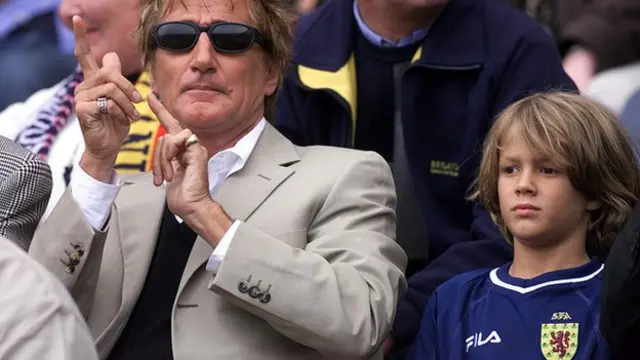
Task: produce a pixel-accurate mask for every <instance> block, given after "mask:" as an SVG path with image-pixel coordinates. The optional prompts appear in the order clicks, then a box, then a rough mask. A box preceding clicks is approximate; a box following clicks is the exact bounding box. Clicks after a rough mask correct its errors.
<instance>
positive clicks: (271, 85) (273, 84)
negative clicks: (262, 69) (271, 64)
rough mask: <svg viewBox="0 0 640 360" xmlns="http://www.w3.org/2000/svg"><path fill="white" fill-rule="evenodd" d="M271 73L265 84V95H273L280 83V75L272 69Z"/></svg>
mask: <svg viewBox="0 0 640 360" xmlns="http://www.w3.org/2000/svg"><path fill="white" fill-rule="evenodd" d="M270 73H271V74H270V75H269V79H267V82H266V83H265V85H264V95H265V96H271V95H273V94H274V93H275V92H276V90H277V89H278V86H279V85H280V75H275V74H274V73H275V71H271V72H270Z"/></svg>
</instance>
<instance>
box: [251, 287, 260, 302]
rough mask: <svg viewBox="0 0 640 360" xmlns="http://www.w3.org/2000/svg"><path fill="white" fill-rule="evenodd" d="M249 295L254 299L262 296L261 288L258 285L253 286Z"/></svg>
mask: <svg viewBox="0 0 640 360" xmlns="http://www.w3.org/2000/svg"><path fill="white" fill-rule="evenodd" d="M249 296H251V297H252V298H253V299H255V298H257V297H258V296H260V289H259V288H258V287H257V286H252V287H251V288H250V289H249Z"/></svg>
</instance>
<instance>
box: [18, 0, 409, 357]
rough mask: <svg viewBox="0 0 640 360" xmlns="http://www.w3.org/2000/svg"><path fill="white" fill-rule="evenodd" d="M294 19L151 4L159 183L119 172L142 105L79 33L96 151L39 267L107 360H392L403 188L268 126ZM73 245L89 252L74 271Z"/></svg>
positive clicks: (379, 165) (247, 5) (190, 4)
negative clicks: (388, 343)
mask: <svg viewBox="0 0 640 360" xmlns="http://www.w3.org/2000/svg"><path fill="white" fill-rule="evenodd" d="M288 9H289V7H288V6H287V5H286V4H285V3H284V2H282V1H280V0H244V1H239V0H166V1H165V0H145V1H144V3H143V7H142V14H143V16H142V18H141V21H140V28H139V31H138V32H137V34H138V39H139V42H140V47H141V50H142V54H143V59H144V61H145V62H146V63H147V64H148V65H149V68H150V69H151V73H152V76H153V79H154V85H153V86H154V93H153V94H151V95H150V96H149V105H150V106H151V108H152V109H153V111H154V112H155V113H156V114H157V116H158V119H159V120H160V121H161V123H162V124H163V126H164V128H166V130H167V132H168V133H167V135H165V136H163V137H162V138H161V139H160V140H159V143H158V145H157V147H156V150H155V153H154V159H153V160H154V161H153V164H154V165H153V176H152V175H151V174H135V175H130V176H126V175H122V176H119V175H117V174H116V172H115V163H116V159H117V154H118V151H119V149H120V147H121V145H122V143H123V142H124V141H125V139H126V136H127V133H128V132H129V126H130V120H131V119H132V118H135V117H136V115H135V111H134V110H135V107H134V105H133V104H134V103H136V102H139V101H141V99H140V97H139V94H137V91H136V89H135V87H134V86H133V84H132V83H131V82H130V81H128V80H127V79H126V78H125V77H124V76H123V75H122V72H121V69H122V67H121V66H120V60H119V58H118V56H117V55H116V54H114V53H109V54H107V55H106V56H105V57H104V59H103V61H102V67H100V66H99V65H98V62H97V61H96V59H95V58H94V56H93V54H92V52H91V51H90V49H89V45H88V39H90V37H91V35H90V34H88V33H87V30H88V29H87V27H86V24H85V23H84V22H83V21H82V19H81V18H80V17H79V16H75V17H74V18H73V22H74V27H75V33H76V46H77V50H76V53H77V54H78V59H79V62H80V64H81V66H82V70H83V72H84V74H85V79H84V81H83V82H82V84H80V85H79V86H78V87H77V89H76V111H77V113H78V118H79V120H80V122H81V129H82V135H83V137H84V140H85V144H86V146H85V150H84V152H83V154H82V158H81V160H80V165H79V167H78V171H77V172H76V173H75V174H74V176H73V177H72V179H71V185H70V187H69V190H68V191H67V192H66V193H65V195H64V196H63V198H62V199H61V200H60V202H59V203H58V206H56V208H55V209H54V211H53V213H52V214H51V216H50V217H49V218H48V219H47V221H46V222H45V223H44V224H43V225H42V226H41V227H40V229H39V230H38V231H37V232H36V236H35V238H34V240H33V243H32V246H31V248H30V249H29V254H30V255H31V256H32V257H34V258H35V259H37V260H38V261H40V262H41V263H42V264H45V266H46V267H47V269H49V270H50V271H52V272H53V273H54V274H55V275H56V276H57V277H58V278H59V279H61V280H62V281H63V282H64V284H65V285H66V286H67V288H68V289H69V291H70V292H71V293H72V294H73V296H74V298H75V299H76V301H77V303H78V305H79V307H80V308H81V310H82V312H83V315H84V316H85V317H86V319H87V321H88V323H89V326H90V328H91V330H92V333H93V334H94V336H95V338H96V346H97V348H98V351H99V353H100V356H101V357H102V358H103V359H109V360H116V359H127V360H128V359H174V358H175V359H176V360H187V359H189V360H190V359H261V360H269V359H278V360H280V359H310V360H311V359H327V358H329V359H356V358H358V359H360V358H369V357H373V358H374V359H381V358H382V355H381V351H380V345H381V344H382V341H383V340H384V338H385V336H386V335H387V333H388V332H389V330H390V328H391V324H392V322H393V317H394V314H395V312H394V310H395V307H396V304H397V300H398V297H399V296H401V294H402V293H403V292H404V291H405V289H406V282H405V279H404V276H403V271H404V269H405V266H406V256H405V254H404V253H403V251H402V248H401V247H400V246H398V244H396V243H395V241H394V237H395V225H396V224H395V212H394V208H395V203H396V196H395V191H394V186H393V178H392V175H391V171H390V169H389V166H388V164H387V163H386V162H385V161H384V159H382V157H380V155H378V154H376V153H374V152H363V151H356V150H352V149H341V148H329V147H309V148H302V147H297V146H294V145H293V144H292V143H291V142H290V141H289V140H287V139H286V138H285V137H284V136H283V135H282V134H280V133H279V132H278V131H277V130H276V129H275V128H273V127H272V126H271V125H270V124H269V123H268V122H267V119H271V118H272V110H273V101H274V97H275V95H276V92H277V90H278V88H279V86H280V83H281V81H282V74H283V72H284V70H285V68H286V66H287V63H288V60H289V56H290V54H291V43H292V40H293V29H292V26H291V25H292V23H293V21H294V16H293V15H292V14H290V13H289V12H288ZM114 88H115V89H117V91H110V89H114ZM155 94H157V97H156V95H155ZM158 98H159V99H161V100H162V102H161V103H160V101H159V100H158ZM70 244H72V246H74V247H77V248H79V249H82V254H80V256H79V257H78V258H76V259H74V260H77V261H67V262H65V263H62V262H61V261H60V260H59V256H60V254H63V253H64V252H65V251H66V250H67V251H68V250H69V249H68V248H69V246H70Z"/></svg>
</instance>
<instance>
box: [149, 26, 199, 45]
mask: <svg viewBox="0 0 640 360" xmlns="http://www.w3.org/2000/svg"><path fill="white" fill-rule="evenodd" d="M197 38H198V31H197V30H196V29H194V28H193V27H191V26H189V25H187V24H179V23H167V24H162V25H160V26H159V27H158V29H157V30H156V41H157V42H158V46H159V47H161V48H163V49H168V50H186V49H189V48H190V47H191V46H192V45H193V43H194V42H195V40H196V39H197Z"/></svg>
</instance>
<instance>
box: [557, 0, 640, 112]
mask: <svg viewBox="0 0 640 360" xmlns="http://www.w3.org/2000/svg"><path fill="white" fill-rule="evenodd" d="M555 6H556V7H557V10H556V11H557V12H558V13H559V14H558V16H557V17H558V19H557V20H556V21H557V22H558V23H559V24H561V25H562V28H561V29H560V31H559V46H560V51H561V53H562V54H563V57H564V59H563V64H564V68H565V71H566V72H567V73H568V74H569V76H571V78H572V79H573V80H574V81H575V82H576V85H577V86H578V88H579V89H580V90H581V91H582V92H583V93H584V94H586V95H588V96H590V97H592V98H594V99H596V100H598V101H600V102H601V103H603V104H605V105H607V106H608V107H609V108H611V109H612V110H613V111H614V112H615V113H616V114H617V115H618V114H620V113H621V111H622V109H623V107H624V104H625V103H626V102H627V100H628V99H629V98H630V97H631V95H632V94H633V93H634V92H635V90H637V89H638V88H640V62H639V61H640V2H638V1H636V0H594V1H584V0H580V1H577V0H569V1H566V0H565V1H556V2H555Z"/></svg>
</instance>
